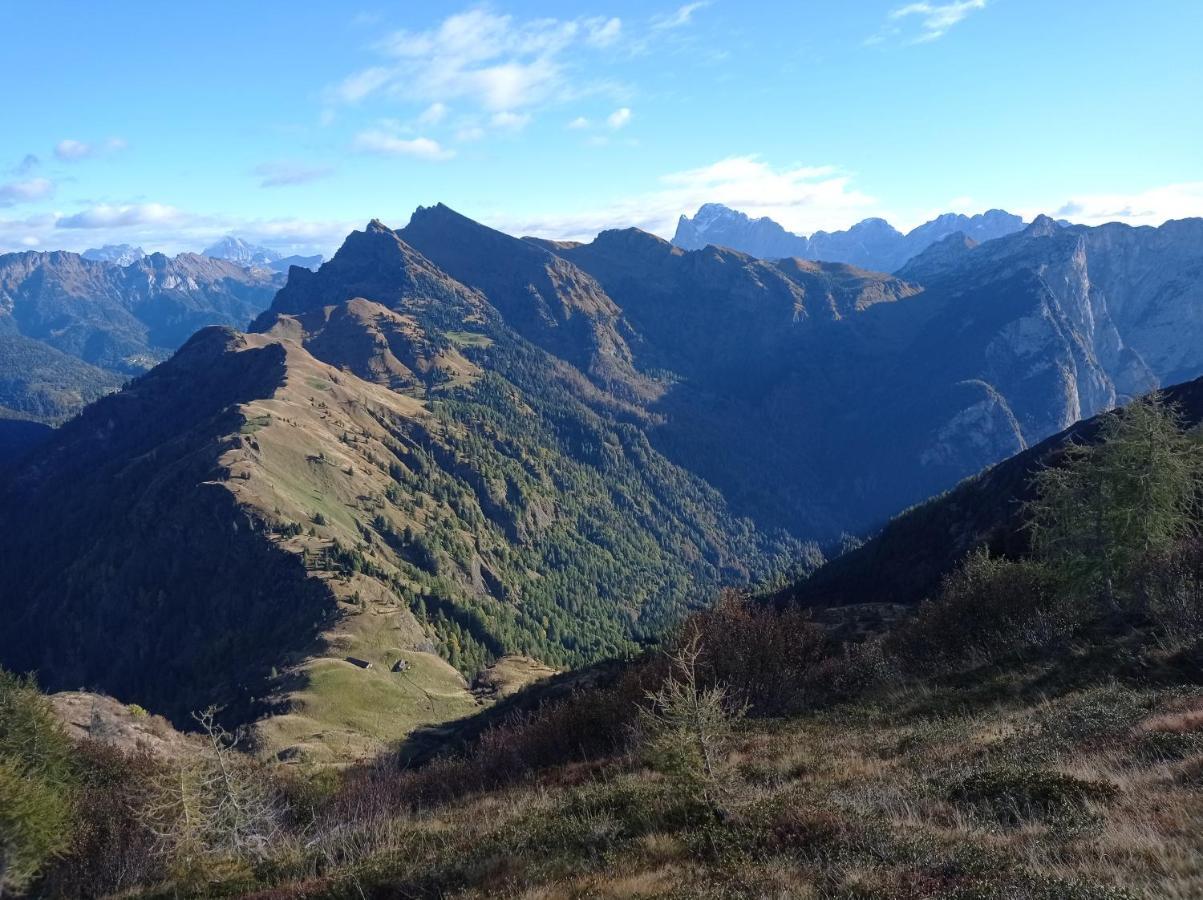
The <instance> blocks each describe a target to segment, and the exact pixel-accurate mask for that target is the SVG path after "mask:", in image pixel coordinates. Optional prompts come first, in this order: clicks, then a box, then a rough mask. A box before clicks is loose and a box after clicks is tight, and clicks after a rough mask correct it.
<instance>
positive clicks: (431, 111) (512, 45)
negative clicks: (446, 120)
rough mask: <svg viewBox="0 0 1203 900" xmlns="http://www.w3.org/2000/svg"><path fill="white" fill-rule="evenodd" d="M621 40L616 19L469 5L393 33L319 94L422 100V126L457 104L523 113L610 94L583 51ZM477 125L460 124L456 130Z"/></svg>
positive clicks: (331, 98)
mask: <svg viewBox="0 0 1203 900" xmlns="http://www.w3.org/2000/svg"><path fill="white" fill-rule="evenodd" d="M622 38H623V27H622V21H621V20H620V19H618V18H616V17H609V18H607V17H604V16H599V17H586V18H573V19H556V18H537V19H526V20H524V19H519V18H516V17H515V16H512V15H506V14H501V13H498V12H494V11H493V10H491V9H489V8H487V7H483V6H482V7H476V8H472V9H469V10H467V11H465V12H460V13H456V14H454V15H451V16H448V17H446V18H445V19H443V20H442V21H441V22H439V23H438V24H436V25H435V26H434V27H432V28H430V29H427V30H425V31H397V32H394V33H392V34H390V35H388V36H387V37H386V38H385V39H383V40H382V41H380V42H379V43H378V44H377V45H376V48H375V49H376V51H377V52H378V53H379V54H380V55H381V57H383V61H382V62H380V63H378V64H376V65H372V66H369V67H367V68H364V69H362V70H360V71H358V72H355V73H353V74H351V75H349V76H348V77H347V78H345V79H343V81H342V82H340V83H338V84H336V85H334V86H333V87H331V88H329V89H328V90H327V92H326V101H327V102H328V103H334V104H338V103H342V104H353V103H359V102H362V101H365V100H366V99H367V98H369V97H379V98H383V99H387V100H396V101H402V102H408V103H415V104H424V105H425V109H426V111H425V112H423V113H422V114H421V115H420V116H419V117H418V122H419V124H420V125H423V126H429V125H433V124H436V123H437V122H439V121H441V120H442V119H443V116H444V114H445V112H446V111H447V106H448V105H449V104H452V103H457V102H458V103H459V104H462V105H463V106H464V107H466V108H467V109H468V111H469V113H471V111H472V110H475V111H476V112H477V113H483V114H484V115H485V116H493V115H496V114H499V113H511V114H522V113H529V111H530V110H533V109H536V108H538V107H540V106H542V105H545V104H547V103H550V102H556V101H560V100H564V99H567V98H570V97H579V96H581V95H583V94H588V93H598V92H603V91H606V90H610V91H613V86H612V85H607V84H604V83H595V82H590V81H586V80H585V76H582V75H581V74H580V72H581V69H582V68H583V63H582V59H581V56H582V55H583V54H586V53H589V54H598V53H602V52H607V51H608V48H613V47H614V46H616V45H617V44H618V43H619V42H620V41H621V40H622ZM473 124H476V125H477V126H478V127H479V124H480V123H473V122H470V121H467V122H466V121H460V122H457V123H456V125H457V126H458V127H460V128H463V127H468V126H471V125H473Z"/></svg>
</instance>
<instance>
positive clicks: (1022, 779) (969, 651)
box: [0, 400, 1203, 900]
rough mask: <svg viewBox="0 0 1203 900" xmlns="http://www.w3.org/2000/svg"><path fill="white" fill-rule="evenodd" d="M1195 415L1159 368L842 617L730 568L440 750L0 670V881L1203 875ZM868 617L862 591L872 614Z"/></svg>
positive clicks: (251, 888) (1064, 881) (1013, 894)
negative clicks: (44, 682) (992, 520)
mask: <svg viewBox="0 0 1203 900" xmlns="http://www.w3.org/2000/svg"><path fill="white" fill-rule="evenodd" d="M1197 446H1198V445H1197V444H1196V443H1195V441H1194V439H1193V438H1192V437H1191V436H1188V435H1186V434H1184V433H1183V431H1182V429H1181V427H1180V425H1179V423H1178V421H1177V420H1176V417H1175V414H1174V411H1173V410H1172V409H1170V408H1167V407H1165V406H1164V405H1162V404H1160V403H1159V402H1158V401H1156V400H1152V401H1148V402H1146V403H1143V404H1140V405H1137V406H1134V407H1131V408H1129V410H1127V411H1126V412H1124V413H1122V414H1118V415H1116V416H1114V417H1113V418H1111V419H1110V420H1109V421H1108V422H1107V423H1106V425H1105V427H1104V429H1103V440H1102V442H1101V443H1100V444H1098V445H1096V446H1094V447H1090V448H1086V447H1083V448H1076V449H1071V450H1069V451H1068V452H1067V454H1066V456H1065V459H1064V460H1062V464H1061V465H1059V466H1058V467H1056V468H1050V469H1048V470H1045V471H1044V472H1042V473H1041V474H1040V475H1038V476H1037V478H1038V482H1039V484H1038V488H1039V490H1038V492H1037V499H1036V500H1035V501H1034V502H1033V504H1032V506H1031V507H1030V508H1029V510H1028V511H1027V521H1028V522H1029V523H1030V525H1029V527H1030V528H1031V529H1032V540H1031V546H1032V548H1033V552H1032V553H1031V555H1029V556H1027V557H1025V558H1022V559H1002V558H994V557H991V556H990V555H988V554H987V553H985V552H976V553H974V554H971V555H970V556H969V557H967V558H966V559H965V561H964V562H963V564H962V566H961V567H960V568H959V569H958V570H957V571H955V572H952V573H950V574H949V575H948V576H947V577H946V578H945V579H944V582H943V584H942V585H941V587H940V589H939V590H938V591H937V592H936V593H935V595H934V596H933V597H932V598H931V599H930V600H929V601H927V602H926V603H924V604H922V605H921V606H920V608H919V609H918V610H917V611H916V612H915V614H914V615H910V616H907V617H905V618H904V619H902V620H901V621H900V622H899V623H898V624H896V625H895V626H894V627H892V628H890V629H889V630H887V631H885V632H884V633H880V634H876V635H873V636H870V637H867V638H866V637H864V636H863V635H857V636H856V637H855V638H848V636H847V635H848V634H850V633H851V629H842V628H841V627H840V626H839V624H838V622H833V623H832V624H829V625H828V627H826V628H820V627H819V626H817V625H816V624H815V623H814V622H813V621H812V619H811V617H810V615H809V613H808V612H806V611H804V610H799V609H796V608H791V607H787V608H780V609H778V608H774V607H772V606H771V605H766V604H764V603H761V602H757V601H755V600H750V599H748V598H745V597H740V596H735V595H729V596H726V597H724V598H722V599H721V600H720V602H719V603H718V604H716V606H715V607H714V608H713V609H711V610H708V611H706V612H702V613H698V614H695V615H694V616H692V617H691V618H690V619H689V620H687V621H686V623H685V624H684V626H683V627H682V628H681V630H680V631H679V633H678V634H677V635H675V636H674V637H673V639H672V640H671V641H669V642H667V643H666V646H665V649H664V651H663V652H658V653H655V654H649V655H647V656H645V657H643V658H640V659H638V660H636V661H634V662H632V663H630V664H626V665H622V666H612V667H608V668H605V667H603V668H600V669H596V670H592V671H588V672H583V673H581V674H580V675H579V676H576V677H577V681H576V687H575V689H573V690H564V689H563V688H564V684H563V683H561V684H560V685H559V688H560V689H559V690H556V691H551V690H541V689H540V688H538V687H536V688H532V689H529V690H528V691H527V692H526V693H525V694H523V695H519V696H518V697H516V698H513V699H514V701H515V702H513V703H510V704H508V705H506V704H503V705H501V706H499V707H498V710H497V711H496V712H494V713H493V717H492V718H491V719H489V720H488V721H485V722H483V723H479V722H478V723H467V724H466V725H465V727H464V729H463V730H462V732H461V737H462V741H461V742H460V743H459V744H458V745H454V746H453V745H450V744H449V745H448V747H447V749H445V750H444V751H443V752H442V753H441V754H440V755H437V756H436V757H435V758H433V759H431V760H429V761H427V762H426V763H425V764H424V765H421V766H418V765H412V764H407V763H406V760H407V759H410V757H409V756H407V755H406V754H405V753H404V752H398V753H397V754H389V755H387V756H385V757H383V758H381V759H379V760H376V761H375V762H373V763H372V764H370V765H364V766H359V767H355V768H352V769H349V770H347V771H344V772H339V773H334V772H331V771H329V770H326V771H310V772H306V771H302V770H298V769H283V768H280V767H274V768H269V767H266V766H264V765H263V764H261V763H258V762H256V761H255V759H254V757H253V755H249V754H243V753H240V752H239V750H238V747H237V740H236V738H235V737H234V736H231V735H227V734H226V733H225V732H224V731H222V730H221V729H220V727H218V726H216V725H215V724H214V722H213V721H212V719H211V718H210V717H207V716H201V717H200V719H199V720H198V730H199V731H200V732H201V734H202V736H203V740H202V741H200V742H199V743H198V747H197V749H196V750H195V752H194V753H191V754H188V755H186V756H183V757H180V758H178V759H174V760H168V759H163V758H152V757H150V756H147V755H137V754H129V753H122V752H119V751H116V750H113V749H112V748H109V747H106V746H104V745H101V744H98V743H92V742H89V741H84V742H83V743H82V744H79V745H76V746H75V747H71V746H70V745H69V744H68V743H67V742H66V740H65V738H64V737H63V735H62V733H61V731H60V730H59V726H58V725H57V724H56V723H55V722H54V720H53V718H52V717H51V716H50V715H49V712H48V710H47V707H46V701H45V700H44V698H42V697H41V695H39V694H38V693H37V692H36V691H35V690H34V689H33V687H32V686H31V685H30V684H29V683H27V682H24V681H22V680H20V679H16V678H13V677H11V676H6V677H5V679H4V680H3V682H0V686H2V691H0V889H2V890H7V891H21V890H25V891H28V892H30V893H32V894H35V895H38V896H101V895H113V894H126V895H152V896H173V895H227V896H231V895H251V896H259V897H265V898H268V897H272V898H274V897H279V898H284V897H297V896H301V897H365V896H370V897H416V896H430V897H435V896H461V897H477V896H480V897H483V896H495V895H505V896H523V897H561V896H564V897H571V896H611V897H636V896H691V897H693V896H713V897H730V896H749V897H761V896H798V897H848V898H853V897H897V898H920V897H960V898H993V897H997V898H1050V900H1051V898H1124V897H1180V898H1186V897H1194V896H1199V895H1200V894H1201V893H1203V790H1201V788H1203V677H1201V676H1203V667H1201V665H1200V663H1201V662H1203V640H1201V639H1200V638H1201V636H1200V631H1199V628H1198V625H1199V623H1200V622H1201V621H1203V552H1201V551H1200V549H1199V534H1198V532H1199V515H1198V494H1199V485H1200V483H1201V481H1200V477H1199V465H1198V453H1197ZM849 618H852V617H851V616H850V617H849Z"/></svg>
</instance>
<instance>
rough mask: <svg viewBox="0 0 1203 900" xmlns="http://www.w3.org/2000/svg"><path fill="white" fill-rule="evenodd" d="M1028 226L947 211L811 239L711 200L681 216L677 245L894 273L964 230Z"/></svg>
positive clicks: (1006, 216)
mask: <svg viewBox="0 0 1203 900" xmlns="http://www.w3.org/2000/svg"><path fill="white" fill-rule="evenodd" d="M1021 228H1023V220H1022V219H1021V218H1020V217H1019V216H1015V215H1012V214H1010V213H1008V212H1004V211H1003V210H1000V209H992V210H989V211H988V212H984V213H981V214H980V215H976V216H965V215H960V214H957V213H945V214H944V215H942V216H938V217H937V218H935V219H933V220H931V221H930V222H925V223H924V224H922V225H920V226H918V227H917V228H914V229H912V230H911V231H910V232H908V233H907V234H903V233H902V232H900V231H898V230H897V229H895V228H894V227H893V226H892V225H890V223H888V222H886V221H885V220H884V219H865V220H864V221H862V222H858V223H857V224H855V225H853V226H852V227H851V228H849V229H848V230H847V231H834V232H827V231H817V232H815V233H814V234H812V235H811V236H810V237H809V238H807V237H804V236H802V235H798V234H793V233H791V232H788V231H786V230H785V229H784V228H782V227H781V226H780V225H778V224H777V223H776V222H774V221H773V220H772V219H769V218H760V219H750V218H749V217H748V216H746V215H745V214H744V213H741V212H737V211H736V210H733V209H729V208H728V207H726V206H723V205H722V204H719V203H707V204H705V205H704V206H702V207H701V208H700V209H699V210H698V212H697V215H695V216H694V217H693V218H692V219H691V218H689V217H687V216H681V218H680V220H679V221H678V222H677V233H676V235H675V236H674V237H673V243H674V244H676V245H677V246H678V247H682V248H684V249H686V250H700V249H702V248H703V247H705V246H706V245H707V244H714V245H715V246H720V247H730V248H732V249H734V250H739V251H742V252H744V253H747V254H749V255H751V256H755V257H758V258H760V259H783V258H786V257H791V256H793V257H797V258H799V259H811V260H824V261H827V262H843V263H849V264H851V265H854V266H859V267H860V268H863V269H871V270H873V271H877V272H893V271H895V270H897V269H898V268H899V267H900V266H902V265H903V264H905V263H906V262H907V261H908V260H909V259H911V258H912V257H914V256H916V255H918V254H919V253H922V252H923V251H924V250H926V249H927V248H928V247H930V246H931V245H932V244H934V243H937V242H938V241H941V240H943V239H945V238H947V237H948V236H950V235H953V234H958V233H959V234H962V235H964V236H965V237H967V238H969V239H971V240H973V241H976V242H978V243H980V242H982V241H989V240H993V239H994V238H998V237H1002V236H1004V235H1007V234H1012V233H1014V232H1016V231H1019V230H1020V229H1021Z"/></svg>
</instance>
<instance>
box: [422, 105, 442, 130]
mask: <svg viewBox="0 0 1203 900" xmlns="http://www.w3.org/2000/svg"><path fill="white" fill-rule="evenodd" d="M445 118H447V104H446V103H432V104H430V106H428V107H426V109H424V110H422V114H421V115H420V116H418V124H419V125H437V124H439V122H441V121H443V119H445Z"/></svg>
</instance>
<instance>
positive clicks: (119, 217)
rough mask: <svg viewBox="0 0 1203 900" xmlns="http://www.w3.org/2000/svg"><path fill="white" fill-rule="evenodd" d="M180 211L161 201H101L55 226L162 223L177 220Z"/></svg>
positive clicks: (115, 226) (124, 226)
mask: <svg viewBox="0 0 1203 900" xmlns="http://www.w3.org/2000/svg"><path fill="white" fill-rule="evenodd" d="M180 217H181V214H180V211H179V210H178V209H176V208H175V207H174V206H167V205H165V204H162V203H126V204H117V205H114V204H110V203H101V204H98V205H96V206H92V207H89V208H87V209H85V210H83V211H81V212H78V213H75V214H74V215H70V216H63V217H62V218H60V219H58V220H57V221H56V222H55V226H54V227H55V228H88V229H92V228H126V227H129V226H132V225H163V224H170V223H172V222H175V221H178V220H179V219H180Z"/></svg>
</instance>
